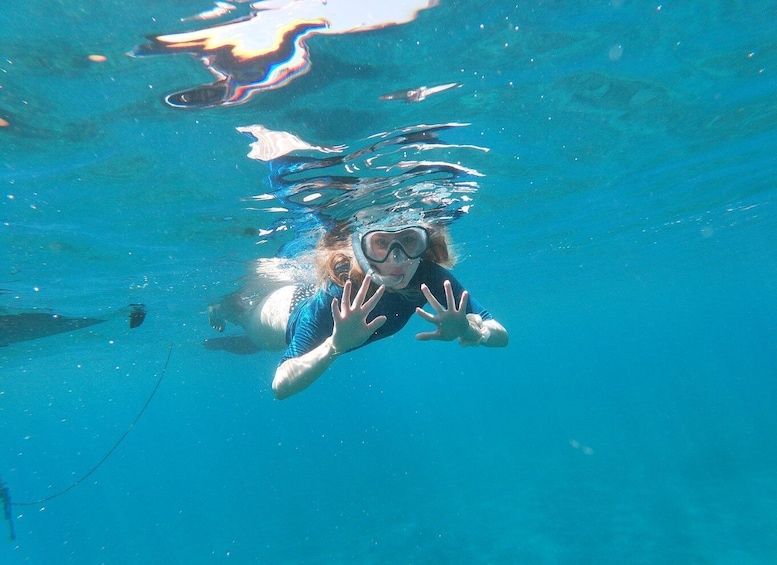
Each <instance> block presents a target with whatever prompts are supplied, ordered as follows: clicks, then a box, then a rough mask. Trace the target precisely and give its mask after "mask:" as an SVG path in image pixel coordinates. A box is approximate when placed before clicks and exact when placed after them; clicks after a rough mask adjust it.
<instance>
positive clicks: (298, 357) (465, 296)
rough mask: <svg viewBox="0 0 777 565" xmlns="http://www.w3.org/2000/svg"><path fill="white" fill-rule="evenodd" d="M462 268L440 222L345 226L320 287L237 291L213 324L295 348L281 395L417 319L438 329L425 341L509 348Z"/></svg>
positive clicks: (325, 253)
mask: <svg viewBox="0 0 777 565" xmlns="http://www.w3.org/2000/svg"><path fill="white" fill-rule="evenodd" d="M452 263H453V260H452V256H451V253H450V250H449V244H448V239H447V234H446V232H445V231H444V229H443V228H441V227H439V226H435V225H432V224H420V223H418V224H412V225H401V226H391V227H386V228H382V229H371V230H368V231H357V232H355V233H350V232H349V231H348V230H347V229H346V228H344V227H341V228H338V229H334V230H332V231H328V232H327V233H326V235H324V236H323V237H322V238H321V240H320V241H319V244H318V249H317V253H316V270H317V276H318V285H303V286H299V285H291V286H284V287H282V288H280V289H278V290H276V291H274V292H272V293H270V294H269V295H267V296H266V297H264V298H263V299H261V300H257V301H253V300H249V299H248V298H245V297H242V296H241V294H240V293H239V292H238V293H235V294H233V295H230V296H228V297H226V298H225V299H224V300H222V302H220V303H218V304H216V305H213V306H211V307H210V309H209V311H210V318H211V325H212V326H213V327H214V328H216V329H217V330H219V331H223V329H224V326H225V321H229V322H232V323H235V324H237V325H240V326H241V327H243V329H244V330H245V331H246V334H247V335H248V337H249V338H250V339H251V341H253V342H254V344H256V345H257V346H258V347H260V348H262V349H268V350H283V349H284V348H285V352H284V353H283V356H282V357H281V360H280V363H279V364H278V368H277V370H276V371H275V377H274V378H273V382H272V388H273V391H274V392H275V395H276V397H277V398H279V399H284V398H288V397H289V396H292V395H293V394H296V393H298V392H300V391H302V390H304V389H305V388H307V387H308V386H310V385H311V384H312V383H313V382H314V381H315V380H316V379H318V378H319V377H320V376H321V375H322V374H323V373H324V372H325V371H326V369H327V368H329V366H330V365H331V364H332V363H333V362H334V360H335V359H337V357H338V356H340V355H342V354H344V353H346V352H348V351H351V350H353V349H356V348H358V347H362V346H363V345H366V344H368V343H371V342H373V341H376V340H378V339H381V338H384V337H388V336H390V335H393V334H395V333H397V332H398V331H399V330H401V329H402V328H403V327H404V326H405V324H407V322H408V320H410V318H411V317H412V316H413V314H414V313H415V314H417V315H418V316H420V317H421V318H423V319H424V320H426V321H427V322H430V323H431V324H433V325H435V326H436V329H435V330H433V331H429V332H422V333H419V334H417V335H416V339H419V340H422V341H426V340H442V341H452V340H455V339H458V340H459V343H461V345H463V346H469V345H484V346H488V347H504V346H506V345H507V342H508V334H507V331H506V330H505V328H504V327H502V325H501V324H499V322H497V321H496V320H494V319H493V318H492V317H491V314H489V313H488V311H487V310H486V309H485V308H483V306H481V305H480V303H479V302H477V301H476V300H475V299H473V298H471V297H470V296H469V293H468V292H467V291H466V290H464V288H463V287H462V285H461V284H460V283H459V282H458V281H457V280H456V279H455V278H454V277H453V275H452V274H451V273H450V271H449V270H448V269H447V268H446V267H451V266H452ZM427 303H428V304H429V305H430V307H431V309H432V310H433V313H429V312H426V311H425V310H423V306H424V305H426V304H427Z"/></svg>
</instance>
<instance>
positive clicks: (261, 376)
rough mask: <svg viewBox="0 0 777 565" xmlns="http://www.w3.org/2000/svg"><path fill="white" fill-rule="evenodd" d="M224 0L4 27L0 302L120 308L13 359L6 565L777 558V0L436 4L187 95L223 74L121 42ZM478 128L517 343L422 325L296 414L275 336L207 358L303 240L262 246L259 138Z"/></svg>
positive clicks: (264, 175) (473, 260) (171, 27)
mask: <svg viewBox="0 0 777 565" xmlns="http://www.w3.org/2000/svg"><path fill="white" fill-rule="evenodd" d="M210 7H212V5H208V4H207V3H205V2H202V3H197V2H194V1H192V0H186V1H177V2H169V3H159V2H150V1H148V0H142V1H137V2H111V3H107V2H97V1H92V0H86V1H84V2H80V3H78V4H69V3H55V4H52V3H50V2H46V3H44V2H39V1H32V2H23V3H15V4H14V5H13V8H12V9H7V10H3V11H1V12H0V22H1V23H2V24H3V25H0V38H1V39H2V41H0V45H2V53H0V55H2V57H1V58H0V70H2V73H0V87H2V88H0V118H2V119H3V120H4V121H5V122H7V124H8V125H7V126H4V127H1V128H0V144H2V148H3V151H2V154H1V157H0V162H1V163H2V167H1V168H0V182H1V183H2V185H3V189H4V192H3V193H2V205H1V206H0V220H1V221H0V239H1V242H2V247H3V249H4V251H3V254H2V262H1V264H2V269H3V270H2V277H3V278H2V281H1V282H0V288H2V289H3V290H2V292H1V293H0V308H2V310H3V312H7V313H18V312H31V311H51V312H56V313H58V314H60V315H64V316H91V317H98V318H102V319H107V320H108V321H107V322H105V323H102V324H99V325H96V326H92V327H89V328H86V329H83V330H79V331H73V332H66V333H62V334H59V335H54V336H50V337H45V338H41V339H36V340H30V341H22V342H18V343H13V344H11V345H9V346H7V347H4V348H2V349H0V366H1V367H2V371H1V372H0V437H1V438H2V443H0V477H1V478H2V480H3V482H4V483H5V484H6V486H7V487H8V489H9V492H10V496H11V499H12V501H13V503H14V505H13V506H12V508H11V509H12V514H13V525H14V528H15V534H16V539H15V540H10V539H4V540H3V542H2V543H0V562H2V563H79V564H80V563H110V564H116V563H119V564H120V563H151V562H154V563H155V562H159V563H186V564H189V563H211V562H233V563H338V564H339V563H360V564H361V563H408V564H423V563H430V564H431V563H434V564H436V563H494V564H501V563H549V564H550V563H596V564H600V563H682V564H687V563H699V564H701V563H705V564H706V563H710V564H743V563H759V564H767V563H774V562H777V537H775V535H774V532H775V531H777V510H775V507H777V434H775V431H776V430H777V410H775V406H777V379H776V378H775V377H777V322H775V320H777V246H775V243H774V242H775V237H776V236H777V211H776V210H775V201H776V200H777V184H776V182H775V178H777V159H776V158H775V151H774V147H775V146H777V104H776V103H775V100H777V97H776V95H777V43H776V42H775V38H774V23H773V22H774V21H775V16H777V3H775V2H749V3H740V2H725V1H712V2H710V1H705V2H700V1H696V2H685V3H674V2H667V3H662V4H659V3H656V2H654V3H644V2H633V1H628V0H627V1H623V0H619V1H617V2H616V1H612V2H609V3H608V2H581V3H569V2H552V1H551V2H540V1H535V2H529V3H519V4H517V5H516V4H515V3H506V2H490V3H475V2H469V3H467V2H446V1H444V0H443V1H442V2H441V4H440V5H439V6H437V7H434V8H431V9H427V10H424V11H422V12H420V13H419V14H418V17H417V18H416V19H415V20H414V21H410V22H408V23H405V24H402V25H393V26H389V27H386V28H384V29H377V30H373V31H365V32H364V33H354V34H340V35H321V36H314V37H311V38H309V39H308V45H309V48H310V60H311V66H310V69H309V70H308V72H307V73H306V74H303V75H302V76H299V77H296V78H294V79H293V80H291V81H290V82H288V84H286V85H285V86H282V87H279V88H274V89H269V90H262V91H258V92H256V93H255V94H253V95H252V96H251V97H250V98H249V99H247V100H245V101H242V102H241V103H236V104H233V105H214V106H212V107H207V108H194V109H192V108H189V109H182V108H173V107H171V106H169V105H168V104H166V103H165V97H166V96H167V95H169V94H172V93H175V92H180V91H184V90H186V89H191V88H193V87H195V86H197V85H202V84H208V83H210V82H211V81H213V75H212V74H211V73H210V72H209V71H208V70H207V69H206V68H205V66H204V65H203V64H202V62H201V61H199V60H198V59H196V58H194V57H190V56H187V55H175V56H173V55H159V56H154V57H140V58H133V57H129V56H127V55H126V53H128V52H130V51H131V50H132V49H133V48H135V47H136V46H137V45H142V44H144V42H147V41H148V40H147V39H146V36H149V35H156V34H163V33H171V32H182V31H185V30H191V29H201V28H203V27H205V26H207V25H210V24H207V23H201V22H196V23H192V22H181V21H180V20H181V18H184V17H187V16H190V15H192V14H194V13H196V12H199V11H202V10H206V9H208V8H210ZM236 7H237V10H235V13H241V14H242V13H245V12H246V10H247V5H245V4H240V5H236ZM227 18H229V16H227ZM93 54H99V55H103V56H105V57H106V60H105V61H104V62H98V61H90V60H89V59H88V56H89V55H93ZM447 83H461V85H462V86H461V87H460V88H455V89H451V90H448V91H445V92H440V93H438V94H435V95H433V96H429V97H428V98H427V99H426V100H422V101H419V102H417V103H405V102H403V101H399V100H391V101H385V100H383V101H382V100H379V96H380V95H382V94H385V93H388V92H393V91H397V90H402V89H411V88H415V87H418V86H421V85H428V86H432V85H440V84H447ZM451 122H461V123H468V124H470V125H469V126H466V127H462V128H457V129H456V130H455V131H452V132H450V135H448V136H447V138H446V141H447V142H448V143H452V144H460V145H476V146H479V147H485V148H488V149H489V151H488V152H487V153H486V152H482V151H474V150H473V151H467V152H464V153H462V154H461V155H459V154H456V153H451V155H452V157H451V159H452V160H454V161H456V160H458V159H459V158H461V159H463V161H462V163H463V164H464V165H466V166H467V167H471V168H473V169H476V170H477V171H479V172H480V173H481V174H483V175H484V176H483V177H480V178H478V185H479V186H478V191H477V193H476V194H474V195H473V197H472V208H471V210H470V211H469V213H468V214H466V215H464V216H463V217H461V218H459V219H457V220H455V221H454V222H452V224H451V232H452V235H453V238H454V240H455V242H456V244H457V250H458V252H459V255H460V262H459V264H458V265H457V267H456V269H455V272H456V275H457V277H458V278H459V279H460V280H462V281H463V282H464V283H465V284H466V285H467V287H468V288H470V289H471V291H472V293H473V294H474V295H475V296H476V297H477V298H478V299H479V300H480V301H481V302H482V303H483V304H484V305H486V307H487V308H488V309H489V310H490V311H491V312H492V313H493V314H494V316H495V317H496V318H497V319H498V320H500V321H501V322H502V323H503V324H504V325H505V326H506V327H507V328H508V330H509V331H510V334H511V342H510V345H509V346H508V347H507V348H506V349H503V350H484V349H482V348H481V349H473V348H468V349H462V348H460V347H458V346H457V345H454V344H449V343H418V342H416V341H415V340H413V337H412V336H413V334H414V333H415V332H416V331H420V330H422V329H423V328H424V323H423V322H422V321H420V320H416V321H414V322H412V323H411V324H410V326H409V327H408V328H407V329H405V330H404V331H403V332H401V333H400V334H398V335H396V336H394V337H393V338H391V339H387V340H384V341H382V342H378V343H376V344H373V345H371V346H370V347H369V348H366V349H363V350H360V351H357V352H353V353H351V354H349V355H348V356H347V357H345V358H342V359H340V360H338V361H337V363H336V365H334V366H333V367H332V369H331V370H330V372H329V373H328V374H327V375H326V377H324V378H322V379H320V380H319V381H318V382H317V383H316V384H315V385H314V386H313V387H312V388H311V389H309V390H307V391H305V392H304V393H302V394H300V395H298V396H296V397H294V398H292V399H289V400H287V401H283V402H278V401H276V400H274V398H273V395H272V392H271V389H270V380H271V376H272V373H273V371H274V368H275V365H276V362H277V355H276V354H270V353H257V354H254V355H234V354H231V353H228V352H226V351H211V350H207V349H205V348H204V347H203V342H204V340H206V339H209V338H213V337H214V332H213V330H211V328H210V327H209V326H208V321H207V316H206V315H205V313H204V312H205V309H206V307H207V305H208V304H209V303H210V302H212V301H214V300H216V299H217V298H218V297H219V296H221V295H223V294H225V293H228V292H231V291H232V290H234V289H236V288H237V287H238V285H239V279H240V277H241V276H242V275H243V272H244V266H245V263H246V262H247V261H249V260H251V259H253V258H256V257H271V256H273V255H275V254H276V253H277V252H278V246H279V245H280V244H282V243H284V242H285V241H286V240H283V238H281V239H280V240H273V239H271V240H270V241H268V242H266V243H261V241H262V238H261V237H259V236H258V235H257V233H259V232H258V230H261V229H264V228H267V227H268V226H270V225H271V224H272V223H273V222H274V221H275V220H276V219H277V215H272V214H269V213H267V212H261V211H257V210H254V209H252V208H254V206H252V204H251V200H250V198H251V197H252V196H254V195H256V194H260V193H266V192H267V191H268V174H269V169H268V166H267V165H266V164H264V163H262V162H259V161H256V160H251V159H248V157H247V153H248V151H249V143H250V142H251V139H249V138H248V137H246V136H245V135H243V134H241V133H239V132H237V131H236V130H235V128H237V127H244V126H247V125H251V124H262V125H264V126H266V127H267V128H270V129H272V130H275V131H286V132H291V133H293V134H294V135H296V136H299V137H300V138H301V139H304V140H305V141H307V142H309V143H312V144H317V145H324V144H327V145H340V144H346V145H349V146H352V147H353V146H361V145H362V144H363V143H364V140H365V139H366V138H368V137H369V136H371V135H374V134H376V133H378V132H384V131H391V130H395V129H397V128H403V127H410V126H416V125H419V124H442V123H451ZM292 219H293V216H292ZM291 223H292V225H293V221H292V222H291ZM130 303H143V304H145V305H146V308H147V310H148V316H147V318H146V321H145V323H144V324H143V325H142V326H141V327H139V328H136V329H132V330H130V329H129V328H128V327H127V324H126V306H127V304H130ZM230 332H231V333H230V335H237V334H238V332H237V331H236V330H234V329H232V330H230ZM171 345H172V353H171V358H170V363H169V365H168V367H167V371H166V372H165V375H164V380H163V382H162V384H161V386H160V388H159V390H158V392H157V393H156V395H155V396H154V398H153V399H152V402H151V403H150V404H149V406H148V409H147V410H146V411H145V413H144V414H143V416H142V418H141V419H140V420H139V421H138V423H137V425H136V426H135V427H134V428H133V429H132V430H131V432H130V433H129V434H128V435H127V437H126V439H125V440H124V441H123V442H122V443H121V444H120V445H119V447H118V448H117V449H116V451H115V452H114V453H113V454H112V455H111V456H110V457H109V458H108V459H107V460H105V462H104V463H103V464H102V465H101V466H100V467H99V468H98V469H97V471H95V472H94V473H93V474H92V475H91V476H90V477H89V478H88V479H87V480H85V481H83V482H82V483H80V484H79V485H78V486H77V487H75V488H73V489H71V490H69V491H68V492H66V493H65V494H62V495H61V496H58V497H56V498H54V499H52V500H50V501H48V502H45V503H42V504H35V505H31V506H21V505H20V503H24V502H34V501H37V500H40V499H42V498H45V497H47V496H50V495H52V494H55V493H56V492H58V491H59V490H61V489H63V488H65V487H67V486H68V485H70V484H72V483H73V482H74V481H77V480H78V479H79V478H80V477H82V476H83V475H84V474H85V473H87V472H88V471H89V470H90V469H92V468H93V467H94V465H95V464H96V463H97V462H99V461H100V460H101V458H102V457H103V456H104V455H105V454H106V453H107V452H108V450H110V449H111V447H112V446H113V445H114V444H115V443H116V441H117V439H118V438H119V437H120V436H121V435H122V434H123V433H124V432H125V431H126V429H127V428H128V426H129V425H130V424H131V423H132V421H133V420H134V418H135V417H136V416H137V414H138V412H139V411H140V409H141V408H142V407H143V405H144V403H145V402H146V400H147V399H148V397H149V394H150V393H151V392H152V390H153V388H154V385H155V383H156V382H157V379H158V378H159V376H160V374H161V371H162V368H163V366H164V362H165V358H166V356H167V354H168V351H169V347H170V346H171ZM7 524H8V522H7V521H5V522H3V523H0V527H2V528H6V526H7ZM5 531H6V530H4V529H3V530H0V532H3V533H4V532H5Z"/></svg>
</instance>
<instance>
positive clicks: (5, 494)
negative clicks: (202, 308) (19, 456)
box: [0, 344, 173, 540]
mask: <svg viewBox="0 0 777 565" xmlns="http://www.w3.org/2000/svg"><path fill="white" fill-rule="evenodd" d="M172 354H173V344H170V349H169V350H168V351H167V359H166V360H165V365H164V367H162V372H161V373H160V374H159V378H158V379H157V381H156V385H155V386H154V390H152V391H151V394H150V395H149V397H148V400H146V403H145V404H144V405H143V408H141V409H140V412H138V415H137V416H135V419H134V420H133V421H132V423H131V424H130V425H129V427H128V428H127V429H126V430H125V431H124V433H123V434H121V437H120V438H119V439H118V441H117V442H116V443H115V444H114V445H113V447H111V448H110V449H109V450H108V453H106V454H105V456H104V457H103V458H102V459H100V461H98V462H97V465H95V466H94V467H92V468H91V469H90V470H89V471H88V472H87V473H86V474H85V475H84V476H82V477H81V478H80V479H78V480H77V481H75V482H74V483H72V484H70V485H68V486H67V487H65V488H63V489H62V490H61V491H59V492H57V493H55V494H52V495H50V496H47V497H45V498H41V499H40V500H35V501H32V502H12V501H11V494H10V491H9V490H8V487H7V486H6V485H5V483H4V482H3V481H2V479H0V502H2V503H3V510H4V515H5V518H6V520H8V523H9V525H10V534H11V539H12V540H13V539H16V535H15V534H14V528H13V520H12V518H13V516H12V514H11V507H12V506H37V505H38V504H43V503H44V502H48V501H49V500H51V499H53V498H57V497H58V496H61V495H63V494H65V493H66V492H67V491H69V490H71V489H74V488H75V487H77V486H78V485H80V484H81V483H83V482H84V481H85V480H86V479H88V478H89V477H90V476H91V475H92V474H93V473H94V472H95V471H97V469H99V468H100V465H102V464H103V463H105V460H106V459H108V457H110V456H111V454H112V453H113V452H114V451H116V449H117V448H118V447H119V445H120V444H121V442H122V441H124V438H125V437H127V435H128V434H129V433H130V431H131V430H132V428H134V427H135V424H137V423H138V420H140V417H141V416H142V415H143V412H145V411H146V408H148V405H149V404H151V400H152V399H153V398H154V395H155V394H156V391H157V390H158V389H159V385H161V384H162V379H163V378H164V376H165V373H166V372H167V365H168V364H169V363H170V356H171V355H172Z"/></svg>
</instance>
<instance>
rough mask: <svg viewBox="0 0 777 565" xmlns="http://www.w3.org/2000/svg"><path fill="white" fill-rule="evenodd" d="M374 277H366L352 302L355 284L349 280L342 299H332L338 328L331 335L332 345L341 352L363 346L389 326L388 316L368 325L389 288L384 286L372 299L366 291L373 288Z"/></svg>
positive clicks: (379, 288) (379, 317) (333, 312)
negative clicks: (368, 297)
mask: <svg viewBox="0 0 777 565" xmlns="http://www.w3.org/2000/svg"><path fill="white" fill-rule="evenodd" d="M371 282H372V277H371V276H370V275H367V276H366V277H364V281H363V282H362V284H361V286H360V287H359V290H358V291H357V292H356V296H355V297H354V299H353V301H351V291H352V287H353V285H352V283H351V281H350V280H348V281H346V283H345V286H344V287H343V298H342V300H338V299H337V298H335V299H333V300H332V318H334V322H335V326H334V331H333V332H332V345H334V347H335V349H336V350H337V351H339V352H341V353H345V352H346V351H350V350H351V349H354V348H356V347H359V346H360V345H362V344H363V343H364V342H365V341H367V340H368V339H369V337H370V336H371V335H372V334H373V333H374V332H375V331H376V330H377V329H378V328H380V327H381V326H382V325H383V324H385V323H386V316H377V317H376V318H375V319H374V320H371V321H370V322H369V323H367V317H368V316H369V315H370V313H371V312H372V311H373V310H374V309H375V306H377V304H378V302H379V301H380V298H381V296H383V293H384V292H385V290H386V287H385V286H383V285H381V286H380V287H378V290H377V291H376V292H375V294H373V295H372V297H371V298H370V299H369V300H365V299H366V298H367V291H368V290H369V288H370V283H371Z"/></svg>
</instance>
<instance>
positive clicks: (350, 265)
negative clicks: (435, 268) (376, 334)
mask: <svg viewBox="0 0 777 565" xmlns="http://www.w3.org/2000/svg"><path fill="white" fill-rule="evenodd" d="M420 225H422V226H423V227H425V228H426V229H427V231H428V232H429V249H427V250H426V252H424V254H423V255H422V256H421V257H422V258H423V259H426V260H427V261H432V262H433V263H437V264H438V265H442V266H443V267H453V265H454V264H455V263H456V259H455V257H454V255H453V253H452V252H451V249H450V247H451V243H450V237H449V236H448V231H447V230H446V229H445V228H444V227H442V226H436V225H432V224H420ZM352 233H353V232H352V231H351V230H350V229H349V228H348V226H347V225H346V224H343V223H341V224H337V225H336V226H335V227H334V228H333V229H331V230H329V231H327V232H326V233H325V234H324V235H323V236H322V237H321V239H320V240H319V241H318V246H317V248H316V271H317V272H318V280H319V284H325V283H326V282H327V281H328V280H331V281H332V282H334V283H335V284H336V285H339V286H343V285H344V284H345V281H347V280H348V279H350V280H351V282H352V283H353V285H354V286H355V287H357V288H358V287H359V286H361V284H362V281H363V280H364V276H365V273H364V271H363V270H362V268H361V267H360V266H359V262H358V261H356V257H354V254H353V248H352V247H351V237H352Z"/></svg>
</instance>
